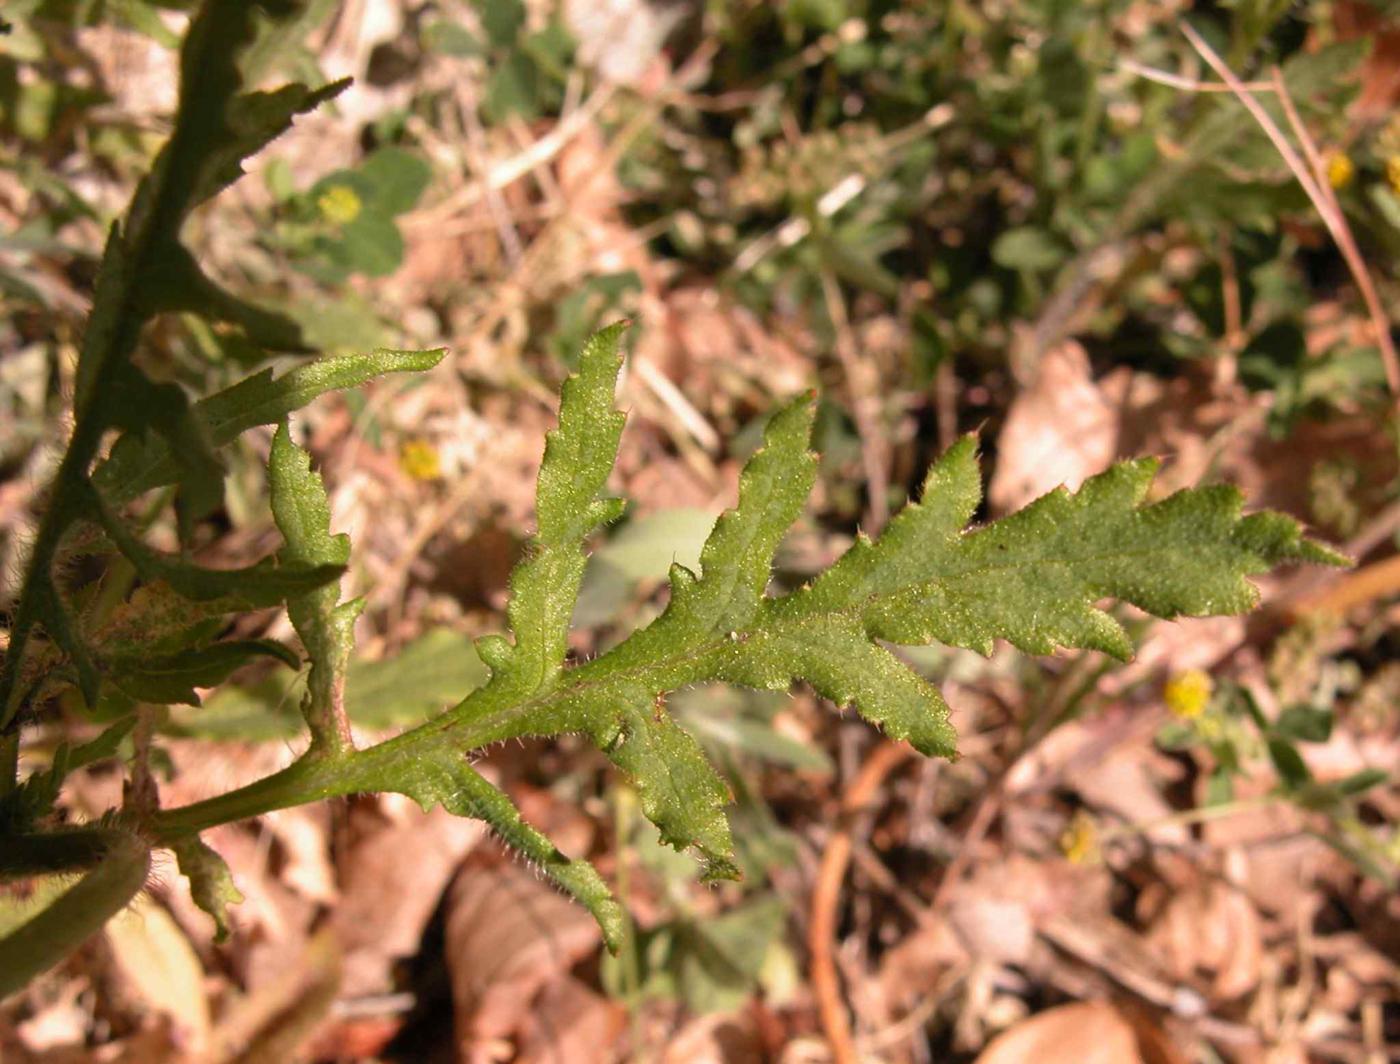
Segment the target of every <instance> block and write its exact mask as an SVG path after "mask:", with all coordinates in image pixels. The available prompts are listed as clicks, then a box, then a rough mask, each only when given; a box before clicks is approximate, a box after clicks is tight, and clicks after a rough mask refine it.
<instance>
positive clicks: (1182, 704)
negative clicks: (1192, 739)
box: [1162, 669, 1215, 720]
mask: <svg viewBox="0 0 1400 1064" xmlns="http://www.w3.org/2000/svg"><path fill="white" fill-rule="evenodd" d="M1214 688H1215V685H1214V684H1213V683H1212V682H1211V679H1210V677H1209V676H1208V675H1206V674H1205V673H1204V672H1202V671H1201V670H1200V669H1187V670H1186V671H1185V672H1179V673H1177V674H1176V675H1175V676H1173V677H1172V678H1171V679H1170V680H1168V681H1167V686H1166V688H1165V689H1164V690H1163V692H1162V697H1163V699H1165V701H1166V703H1167V708H1168V709H1169V710H1171V711H1172V715H1173V716H1177V717H1181V718H1182V719H1183V720H1195V719H1196V718H1197V717H1199V716H1200V715H1201V714H1202V713H1204V712H1205V711H1206V706H1208V705H1210V696H1211V692H1212V691H1213V690H1214Z"/></svg>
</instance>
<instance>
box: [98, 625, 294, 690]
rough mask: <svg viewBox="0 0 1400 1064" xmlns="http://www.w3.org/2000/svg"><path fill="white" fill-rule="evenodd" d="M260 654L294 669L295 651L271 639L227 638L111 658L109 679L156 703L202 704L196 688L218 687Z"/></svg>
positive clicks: (122, 687) (122, 688)
mask: <svg viewBox="0 0 1400 1064" xmlns="http://www.w3.org/2000/svg"><path fill="white" fill-rule="evenodd" d="M259 657H273V658H276V659H278V660H279V661H281V662H283V663H285V664H288V665H291V666H292V667H293V668H295V667H296V666H297V665H298V664H300V662H299V661H298V660H297V657H296V655H295V654H293V653H292V652H291V651H290V650H288V649H287V648H286V647H284V646H283V645H282V644H281V643H278V642H276V641H275V640H272V639H228V640H224V641H222V642H218V643H211V644H209V645H208V646H194V647H186V648H185V649H183V650H179V651H176V652H175V653H172V654H161V655H154V656H148V657H142V658H135V659H127V660H122V659H116V660H112V661H109V662H108V663H107V664H108V672H107V676H108V678H109V679H110V680H111V681H112V682H113V683H114V684H116V685H117V687H119V688H120V689H121V690H122V691H123V692H124V693H126V694H127V695H129V696H130V697H132V698H135V699H139V700H140V701H142V702H152V703H155V704H157V705H170V704H173V703H183V704H185V705H190V706H197V705H199V702H200V699H199V695H198V694H197V693H196V692H195V688H197V687H217V686H218V685H219V684H221V683H223V682H224V681H225V680H227V679H228V678H229V676H231V675H232V674H233V673H234V672H235V671H236V670H238V669H240V668H242V667H243V666H244V665H247V664H248V663H249V662H251V661H253V660H255V659H257V658H259Z"/></svg>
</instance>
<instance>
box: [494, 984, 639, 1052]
mask: <svg viewBox="0 0 1400 1064" xmlns="http://www.w3.org/2000/svg"><path fill="white" fill-rule="evenodd" d="M626 1021H627V1014H626V1010H625V1009H623V1007H622V1006H621V1005H620V1004H619V1003H618V1002H616V1001H609V1000H608V999H607V998H605V997H603V995H601V994H598V993H595V992H594V991H592V990H590V989H589V988H588V987H587V986H585V985H584V984H583V983H581V982H580V981H579V980H577V979H574V978H564V979H556V980H554V981H552V982H549V983H547V984H545V987H544V989H543V990H541V991H540V994H539V996H538V997H537V998H536V999H535V1004H534V1007H533V1008H532V1009H531V1010H530V1011H529V1013H528V1014H527V1015H526V1017H525V1021H524V1022H523V1023H522V1024H521V1029H520V1052H519V1054H518V1055H517V1056H516V1058H515V1059H516V1061H517V1062H518V1064H594V1062H597V1064H605V1062H607V1061H611V1060H613V1059H614V1054H613V1043H614V1042H615V1041H616V1040H617V1037H618V1035H620V1034H621V1033H622V1028H623V1026H624V1025H625V1024H626Z"/></svg>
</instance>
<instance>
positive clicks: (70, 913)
mask: <svg viewBox="0 0 1400 1064" xmlns="http://www.w3.org/2000/svg"><path fill="white" fill-rule="evenodd" d="M31 841H32V842H33V843H34V844H35V845H36V846H37V847H38V848H39V849H40V850H47V851H51V850H53V849H54V845H52V844H58V843H60V842H62V843H66V844H67V845H69V846H76V849H75V850H73V851H72V852H70V853H69V854H68V856H70V857H74V858H76V857H79V856H84V854H82V853H79V852H78V850H82V851H84V852H85V853H91V847H93V845H94V843H96V844H99V846H100V853H101V860H99V861H98V863H97V866H96V867H95V868H93V869H92V871H90V872H89V873H88V874H87V875H85V876H84V877H83V878H82V879H80V880H79V881H78V882H77V883H76V884H74V885H73V887H71V888H70V889H69V890H68V891H66V892H65V893H63V894H62V895H61V896H60V897H59V898H58V899H57V900H56V901H54V902H52V903H51V904H49V905H48V906H47V907H46V908H44V909H43V910H42V911H41V912H39V914H38V915H37V916H35V917H34V918H33V919H31V920H29V921H28V922H27V923H25V924H22V925H21V926H20V927H18V928H17V929H16V930H14V931H12V932H11V933H10V934H8V935H6V936H5V937H4V938H3V939H0V998H4V997H6V996H8V995H10V994H12V993H14V992H15V991H16V990H19V989H21V988H22V987H24V985H25V984H26V983H28V982H29V980H31V979H33V978H34V977H35V976H38V975H41V974H42V973H44V972H46V971H48V970H49V969H50V968H52V967H53V966H54V965H55V964H58V963H59V962H60V961H62V960H63V959H64V958H65V957H67V956H68V955H69V954H70V953H72V952H73V951H74V950H75V949H77V948H78V947H79V946H81V945H82V944H83V942H85V941H86V940H87V938H88V936H89V935H92V934H94V933H95V932H97V931H98V930H100V929H101V927H102V925H103V924H105V923H106V922H107V921H108V920H110V919H111V918H112V917H113V916H115V915H116V914H117V913H118V912H120V911H121V910H122V909H123V908H125V907H126V905H127V903H128V902H130V901H131V899H132V898H134V897H135V896H136V892H137V891H139V890H140V889H141V887H142V886H143V885H144V884H145V882H146V875H147V873H148V872H149V871H150V865H151V850H150V846H149V844H148V843H147V842H146V841H145V840H144V839H142V838H140V837H139V836H137V835H135V834H133V833H132V832H130V831H125V830H122V829H119V828H103V829H98V830H96V831H93V832H91V833H84V832H73V833H71V834H70V835H68V836H64V835H52V836H49V837H48V839H47V840H42V841H41V840H38V839H33V840H31ZM11 845H12V840H6V848H5V854H4V856H5V858H6V859H7V860H8V859H9V858H10V857H11V855H12V851H11ZM34 855H35V856H38V855H39V854H38V851H37V850H36V853H35V854H34ZM43 856H45V857H47V858H48V859H50V860H56V859H59V857H60V856H62V855H60V854H58V853H54V852H45V853H44V854H43ZM69 867H71V865H69Z"/></svg>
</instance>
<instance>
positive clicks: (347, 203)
mask: <svg viewBox="0 0 1400 1064" xmlns="http://www.w3.org/2000/svg"><path fill="white" fill-rule="evenodd" d="M362 206H363V204H362V203H361V202H360V197H359V195H358V194H357V193H356V192H355V190H354V189H353V188H351V187H350V186H349V185H332V186H331V187H330V188H328V189H326V191H324V192H322V193H321V195H320V197H319V198H318V199H317V200H316V208H317V209H318V210H319V211H320V212H321V217H322V218H324V219H326V221H328V222H334V223H335V224H336V225H346V224H347V223H349V222H353V221H354V220H355V219H356V218H358V217H359V216H360V208H361V207H362Z"/></svg>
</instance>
